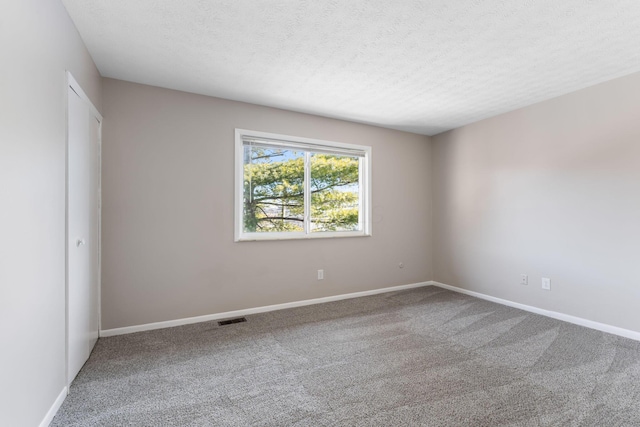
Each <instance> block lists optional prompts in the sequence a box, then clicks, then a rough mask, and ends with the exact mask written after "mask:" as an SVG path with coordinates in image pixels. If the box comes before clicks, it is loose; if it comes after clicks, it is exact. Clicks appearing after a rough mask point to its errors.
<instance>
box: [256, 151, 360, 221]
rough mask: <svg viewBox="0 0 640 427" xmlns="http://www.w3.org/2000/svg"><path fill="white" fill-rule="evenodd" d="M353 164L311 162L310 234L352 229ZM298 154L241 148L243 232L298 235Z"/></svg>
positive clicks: (336, 159) (318, 157)
mask: <svg viewBox="0 0 640 427" xmlns="http://www.w3.org/2000/svg"><path fill="white" fill-rule="evenodd" d="M358 174H359V166H358V159H357V158H354V157H346V156H336V155H329V154H313V155H312V156H311V177H310V179H311V224H312V227H311V228H312V231H339V230H355V229H356V227H357V225H358V191H357V185H358ZM303 228H304V154H303V153H302V152H293V151H291V150H276V149H267V148H255V147H253V149H249V148H248V147H246V148H245V165H244V229H245V231H247V232H272V231H302V230H303Z"/></svg>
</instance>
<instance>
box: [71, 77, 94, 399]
mask: <svg viewBox="0 0 640 427" xmlns="http://www.w3.org/2000/svg"><path fill="white" fill-rule="evenodd" d="M66 77H67V78H66V86H65V102H66V108H65V215H64V222H65V223H64V225H65V227H64V229H65V233H64V241H65V243H64V247H65V248H64V261H65V265H64V292H65V335H64V337H65V383H66V389H67V394H69V392H70V386H71V382H72V381H73V380H70V379H69V89H71V90H73V91H74V92H75V93H76V94H77V95H78V97H79V98H80V100H82V102H84V103H85V104H86V105H87V106H88V107H89V111H90V112H91V114H92V115H93V117H95V119H96V120H97V121H98V148H97V150H98V170H97V174H98V194H97V199H98V224H97V225H98V244H97V247H98V253H97V256H98V271H97V276H98V277H97V279H98V338H99V337H100V330H101V329H102V300H101V298H102V120H103V119H102V114H100V112H99V111H98V109H97V108H96V107H95V105H93V103H92V102H91V100H90V99H89V97H88V96H87V94H86V93H85V92H84V90H83V89H82V87H81V86H80V84H79V83H78V82H77V80H76V79H75V78H74V77H73V75H72V74H71V72H70V71H68V70H67V72H66Z"/></svg>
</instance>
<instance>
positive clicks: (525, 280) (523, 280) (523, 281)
mask: <svg viewBox="0 0 640 427" xmlns="http://www.w3.org/2000/svg"><path fill="white" fill-rule="evenodd" d="M520 284H521V285H528V284H529V276H527V275H526V274H521V275H520Z"/></svg>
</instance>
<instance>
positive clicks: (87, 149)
mask: <svg viewBox="0 0 640 427" xmlns="http://www.w3.org/2000/svg"><path fill="white" fill-rule="evenodd" d="M76 85H77V83H76ZM77 90H78V91H79V92H80V93H83V92H82V91H81V89H79V88H77ZM68 98H69V100H68V147H67V150H68V159H67V233H68V235H67V336H68V344H67V345H68V356H67V359H68V383H69V384H71V382H72V381H73V379H74V378H75V377H76V375H77V374H78V372H79V371H80V369H81V368H82V366H83V365H84V363H85V362H86V361H87V359H88V358H89V355H90V354H91V350H93V346H94V345H95V343H96V341H97V340H98V328H99V312H100V311H99V291H100V286H99V283H100V280H99V274H100V272H99V253H100V252H99V251H100V246H99V245H100V242H99V238H100V232H99V230H100V206H99V200H100V120H101V118H99V117H97V116H96V115H95V114H94V113H93V112H92V108H91V106H90V104H89V103H88V101H87V100H84V99H82V98H81V97H80V96H79V95H78V94H77V93H76V91H74V88H72V86H71V85H70V86H69V88H68Z"/></svg>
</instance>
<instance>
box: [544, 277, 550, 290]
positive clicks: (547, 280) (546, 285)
mask: <svg viewBox="0 0 640 427" xmlns="http://www.w3.org/2000/svg"><path fill="white" fill-rule="evenodd" d="M542 289H544V290H545V291H550V290H551V279H549V278H548V277H543V278H542Z"/></svg>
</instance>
